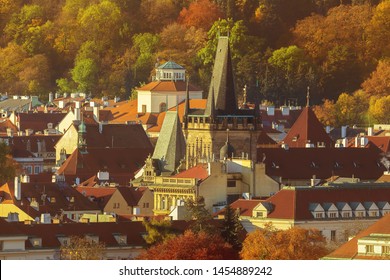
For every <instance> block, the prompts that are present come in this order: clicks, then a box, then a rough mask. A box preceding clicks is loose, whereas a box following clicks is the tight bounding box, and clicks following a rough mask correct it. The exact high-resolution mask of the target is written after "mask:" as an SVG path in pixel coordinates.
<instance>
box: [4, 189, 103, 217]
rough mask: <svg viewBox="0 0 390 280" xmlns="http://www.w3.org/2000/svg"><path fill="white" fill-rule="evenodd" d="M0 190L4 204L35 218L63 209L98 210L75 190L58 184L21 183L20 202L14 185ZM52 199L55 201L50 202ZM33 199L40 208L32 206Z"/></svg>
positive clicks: (58, 212)
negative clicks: (72, 198) (71, 199)
mask: <svg viewBox="0 0 390 280" xmlns="http://www.w3.org/2000/svg"><path fill="white" fill-rule="evenodd" d="M0 190H1V191H3V192H4V194H5V197H4V198H3V201H2V203H6V204H14V205H17V206H18V207H19V208H20V209H22V210H23V211H24V212H25V213H28V214H29V215H31V216H33V217H39V216H40V214H41V213H50V214H51V215H52V216H54V215H56V214H60V212H61V209H63V210H65V211H67V210H71V211H81V210H83V211H85V210H98V208H97V207H96V205H95V204H94V203H92V202H91V201H89V199H88V198H86V197H84V196H83V195H81V194H80V193H79V192H77V191H76V190H75V189H73V188H71V187H69V186H59V185H57V184H56V183H44V184H39V183H21V200H20V201H18V200H16V198H15V196H14V185H13V183H6V184H4V185H3V186H1V187H0ZM52 197H53V198H55V200H50V199H51V198H52ZM70 197H74V202H71V201H70V200H69V199H68V198H70ZM33 198H34V199H35V201H37V203H38V204H39V207H38V208H34V207H32V206H30V200H31V199H33Z"/></svg>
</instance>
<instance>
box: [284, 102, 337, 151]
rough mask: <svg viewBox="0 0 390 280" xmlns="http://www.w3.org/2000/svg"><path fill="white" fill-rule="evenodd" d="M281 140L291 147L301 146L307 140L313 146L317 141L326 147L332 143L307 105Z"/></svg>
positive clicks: (303, 145)
mask: <svg viewBox="0 0 390 280" xmlns="http://www.w3.org/2000/svg"><path fill="white" fill-rule="evenodd" d="M283 141H284V143H286V144H288V145H289V146H290V147H291V148H298V147H299V148H303V147H305V145H306V144H307V143H308V142H310V143H312V144H314V145H315V146H317V143H324V144H325V146H326V147H331V146H332V145H333V141H332V139H331V138H330V137H329V135H328V134H327V133H326V131H325V130H324V128H323V126H322V124H321V123H320V121H319V120H318V119H317V117H316V115H315V114H314V112H313V111H312V110H311V109H310V108H309V107H305V108H304V109H303V110H302V113H301V114H300V115H299V117H298V119H297V120H296V121H295V123H294V125H293V126H292V127H291V129H290V130H289V132H288V133H287V135H286V137H285V138H284V140H283Z"/></svg>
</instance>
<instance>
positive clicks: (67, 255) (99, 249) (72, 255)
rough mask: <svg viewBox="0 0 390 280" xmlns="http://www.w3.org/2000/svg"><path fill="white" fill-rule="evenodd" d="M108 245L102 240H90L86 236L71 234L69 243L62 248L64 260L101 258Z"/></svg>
mask: <svg viewBox="0 0 390 280" xmlns="http://www.w3.org/2000/svg"><path fill="white" fill-rule="evenodd" d="M105 249H106V246H105V245H104V243H101V242H94V241H90V240H88V239H87V238H86V237H79V236H71V237H70V242H69V244H68V245H62V246H61V248H60V258H61V259H62V260H101V259H103V257H104V251H105Z"/></svg>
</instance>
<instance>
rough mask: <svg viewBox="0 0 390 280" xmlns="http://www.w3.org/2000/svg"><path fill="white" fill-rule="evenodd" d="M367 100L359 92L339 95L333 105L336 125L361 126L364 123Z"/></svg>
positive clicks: (361, 92)
mask: <svg viewBox="0 0 390 280" xmlns="http://www.w3.org/2000/svg"><path fill="white" fill-rule="evenodd" d="M368 107H369V100H368V99H367V96H366V94H365V93H364V92H363V91H361V90H359V91H356V92H355V93H353V94H348V93H342V94H340V96H339V98H338V99H337V102H336V103H335V109H336V119H337V125H338V126H341V125H359V124H360V125H362V124H365V123H366V117H367V116H366V114H367V110H368Z"/></svg>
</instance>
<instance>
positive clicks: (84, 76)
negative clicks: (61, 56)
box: [71, 58, 98, 92]
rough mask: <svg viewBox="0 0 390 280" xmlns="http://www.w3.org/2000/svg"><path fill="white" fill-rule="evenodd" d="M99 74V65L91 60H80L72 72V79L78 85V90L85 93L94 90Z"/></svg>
mask: <svg viewBox="0 0 390 280" xmlns="http://www.w3.org/2000/svg"><path fill="white" fill-rule="evenodd" d="M97 73H98V67H97V64H96V62H95V61H94V60H93V59H90V58H85V59H81V60H78V61H77V62H76V65H75V67H74V68H73V69H72V70H71V74H72V79H73V81H75V82H76V83H77V85H78V89H79V90H81V91H85V92H89V91H93V90H94V85H95V83H96V78H97Z"/></svg>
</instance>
